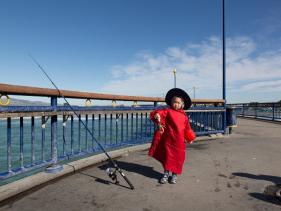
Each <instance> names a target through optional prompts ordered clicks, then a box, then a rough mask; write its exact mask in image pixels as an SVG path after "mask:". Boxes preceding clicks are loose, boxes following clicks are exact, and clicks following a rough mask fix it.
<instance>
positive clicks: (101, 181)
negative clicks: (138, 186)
mask: <svg viewBox="0 0 281 211" xmlns="http://www.w3.org/2000/svg"><path fill="white" fill-rule="evenodd" d="M79 174H82V175H85V176H88V177H92V178H94V179H95V181H96V182H99V183H102V184H105V185H110V184H113V185H117V186H120V187H123V188H128V189H131V188H130V187H127V186H124V185H121V184H119V183H114V182H111V181H109V180H104V179H101V178H99V177H96V176H94V175H91V174H87V173H85V172H79Z"/></svg>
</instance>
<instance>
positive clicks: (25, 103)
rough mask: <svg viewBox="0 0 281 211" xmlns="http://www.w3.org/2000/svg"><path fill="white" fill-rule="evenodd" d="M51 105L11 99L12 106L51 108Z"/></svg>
mask: <svg viewBox="0 0 281 211" xmlns="http://www.w3.org/2000/svg"><path fill="white" fill-rule="evenodd" d="M49 105H50V103H45V102H41V101H31V100H20V99H16V98H11V103H10V106H49Z"/></svg>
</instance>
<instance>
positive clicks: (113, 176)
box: [105, 168, 119, 184]
mask: <svg viewBox="0 0 281 211" xmlns="http://www.w3.org/2000/svg"><path fill="white" fill-rule="evenodd" d="M116 171H117V170H116V169H112V168H107V169H106V170H105V172H106V174H107V175H108V176H109V177H110V179H112V181H113V182H114V183H115V184H119V181H118V180H117V173H116Z"/></svg>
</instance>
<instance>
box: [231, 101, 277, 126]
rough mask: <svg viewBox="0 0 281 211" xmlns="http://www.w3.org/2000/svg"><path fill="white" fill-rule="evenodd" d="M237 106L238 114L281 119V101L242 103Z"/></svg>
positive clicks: (257, 117)
mask: <svg viewBox="0 0 281 211" xmlns="http://www.w3.org/2000/svg"><path fill="white" fill-rule="evenodd" d="M230 105H231V106H234V107H235V112H236V114H237V115H238V116H242V117H250V118H256V119H264V120H272V121H278V122H279V121H281V103H240V104H230Z"/></svg>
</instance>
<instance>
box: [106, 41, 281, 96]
mask: <svg viewBox="0 0 281 211" xmlns="http://www.w3.org/2000/svg"><path fill="white" fill-rule="evenodd" d="M226 47H227V49H226V63H227V68H226V70H227V87H228V89H229V91H230V92H231V91H236V92H237V91H245V90H247V91H250V90H257V89H258V90H260V89H261V90H263V91H266V90H270V91H276V92H277V90H276V89H280V79H281V50H279V51H272V52H257V44H256V43H255V42H254V40H252V39H251V38H249V37H237V38H230V39H227V40H226ZM174 68H176V69H177V87H181V88H183V89H185V90H187V91H188V92H189V93H190V92H192V87H193V86H195V87H199V89H198V92H199V93H200V96H197V97H199V98H221V89H222V88H221V86H222V48H221V40H220V39H219V38H217V37H210V38H209V39H207V40H204V41H202V42H201V43H188V44H186V45H185V46H183V47H177V46H174V47H170V48H167V49H166V50H165V51H164V52H162V53H159V54H157V55H155V54H151V53H149V52H140V53H138V54H137V55H136V58H135V61H133V62H132V63H130V64H125V65H116V66H114V67H112V80H111V81H109V82H108V83H107V84H106V85H104V86H103V87H102V89H101V91H102V92H108V93H115V94H128V95H145V96H163V93H166V92H167V90H169V89H170V88H172V87H173V83H174V78H173V73H172V70H173V69H174ZM190 94H191V93H190Z"/></svg>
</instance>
